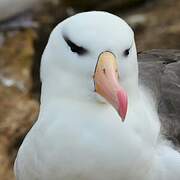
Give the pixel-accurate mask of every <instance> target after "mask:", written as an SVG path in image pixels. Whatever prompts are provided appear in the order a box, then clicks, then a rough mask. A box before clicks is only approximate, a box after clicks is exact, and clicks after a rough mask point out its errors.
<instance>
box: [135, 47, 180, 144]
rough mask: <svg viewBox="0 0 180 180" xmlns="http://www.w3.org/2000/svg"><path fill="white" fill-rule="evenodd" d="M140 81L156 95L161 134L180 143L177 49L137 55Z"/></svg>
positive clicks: (179, 94)
mask: <svg viewBox="0 0 180 180" xmlns="http://www.w3.org/2000/svg"><path fill="white" fill-rule="evenodd" d="M138 59H139V70H140V80H141V82H142V83H143V84H145V86H147V87H149V88H150V89H151V90H152V91H153V93H154V95H155V96H156V98H157V105H158V111H159V116H160V120H161V122H162V126H163V134H165V135H166V137H167V138H168V139H170V140H172V141H173V142H174V143H175V144H176V145H180V50H158V49H157V50H151V51H146V52H143V53H140V54H139V58H138Z"/></svg>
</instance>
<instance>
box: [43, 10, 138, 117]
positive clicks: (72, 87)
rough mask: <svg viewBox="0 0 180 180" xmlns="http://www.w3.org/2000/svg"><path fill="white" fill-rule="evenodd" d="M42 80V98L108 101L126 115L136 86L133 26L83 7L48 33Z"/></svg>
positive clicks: (106, 14)
mask: <svg viewBox="0 0 180 180" xmlns="http://www.w3.org/2000/svg"><path fill="white" fill-rule="evenodd" d="M41 80H42V95H41V101H42V103H47V102H46V100H47V99H48V101H50V99H51V100H53V99H56V100H57V99H58V98H59V101H61V99H62V98H66V99H71V100H74V101H90V100H91V101H92V100H93V101H96V102H97V103H99V105H103V104H102V102H103V103H107V104H111V105H112V106H113V107H114V108H115V109H116V110H117V112H118V113H119V115H120V117H121V119H122V120H124V119H125V116H126V112H127V108H128V101H130V99H131V97H133V96H136V92H137V91H136V90H137V86H138V68H137V56H136V47H135V42H134V33H133V31H132V30H131V28H130V27H129V26H128V25H127V23H126V22H125V21H123V20H122V19H120V18H119V17H117V16H115V15H112V14H109V13H106V12H85V13H80V14H77V15H75V16H72V17H70V18H68V19H66V20H65V21H63V22H61V23H60V24H59V25H58V26H57V27H56V28H55V29H54V30H53V32H52V33H51V35H50V38H49V42H48V44H47V46H46V49H45V51H44V53H43V57H42V62H41ZM97 95H98V96H100V97H101V99H99V98H96V96H97ZM104 100H105V101H104Z"/></svg>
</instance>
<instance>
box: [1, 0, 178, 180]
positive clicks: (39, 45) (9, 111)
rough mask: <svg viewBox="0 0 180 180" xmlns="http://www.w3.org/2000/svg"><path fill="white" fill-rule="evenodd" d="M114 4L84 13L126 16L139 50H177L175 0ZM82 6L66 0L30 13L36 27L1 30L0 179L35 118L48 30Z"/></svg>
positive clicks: (8, 178)
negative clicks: (40, 69)
mask: <svg viewBox="0 0 180 180" xmlns="http://www.w3.org/2000/svg"><path fill="white" fill-rule="evenodd" d="M97 2H101V1H99V0H98V1H97ZM116 3H117V1H115V3H114V5H113V4H108V3H107V4H105V5H103V4H102V3H100V5H97V4H96V3H95V4H93V5H90V6H89V7H88V8H87V9H88V10H90V9H100V10H101V9H102V10H103V9H105V10H110V11H113V12H115V13H116V14H118V15H121V16H122V17H124V18H125V19H126V20H127V21H128V22H129V24H131V26H132V27H133V28H134V30H135V32H136V43H137V47H138V50H139V51H142V50H147V49H152V48H158V49H159V48H173V49H179V48H180V22H179V19H180V11H179V9H180V1H179V0H160V1H153V2H151V3H149V2H147V3H144V1H141V2H140V1H139V2H138V5H137V6H136V7H134V4H133V7H132V6H129V5H126V6H124V4H123V7H121V5H120V4H119V5H118V7H121V8H119V9H118V8H116V9H114V10H113V8H114V7H117V4H116ZM141 3H142V4H141ZM85 5H86V4H85ZM85 5H83V6H82V7H81V8H80V9H77V5H76V4H75V5H74V4H72V3H71V1H70V0H69V1H68V3H67V2H66V1H65V3H64V4H63V6H62V5H55V4H54V5H52V4H50V5H48V6H44V8H42V9H41V10H39V11H38V12H36V13H34V14H33V15H32V17H33V21H34V22H35V23H37V25H38V26H37V27H36V28H29V27H28V28H24V27H23V28H19V29H16V30H13V29H10V30H7V29H6V30H1V32H0V180H13V179H14V177H13V173H12V165H13V162H14V158H15V155H16V152H17V149H18V147H19V145H20V143H21V142H22V139H23V138H24V136H25V134H26V133H27V132H28V130H29V129H30V127H31V126H32V124H33V123H34V121H35V120H36V118H37V114H38V108H39V101H38V98H37V97H38V96H39V87H40V85H39V84H40V83H39V75H38V69H39V62H40V61H39V60H40V56H41V53H42V50H43V48H44V46H45V43H46V41H47V38H48V35H49V32H50V31H51V30H52V27H53V26H54V25H55V24H57V22H59V21H61V20H62V19H64V18H65V17H66V16H68V15H69V14H73V13H74V12H78V11H82V10H83V9H86V8H85V7H84V6H85ZM47 7H48V8H47ZM124 9H125V10H124ZM120 12H121V13H120Z"/></svg>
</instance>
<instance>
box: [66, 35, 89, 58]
mask: <svg viewBox="0 0 180 180" xmlns="http://www.w3.org/2000/svg"><path fill="white" fill-rule="evenodd" d="M64 40H65V41H66V43H67V44H68V46H69V47H70V48H71V51H72V52H74V53H77V54H78V55H84V54H86V53H87V49H85V48H83V47H81V46H78V45H77V44H75V43H74V42H72V41H71V40H70V39H69V38H67V37H66V36H64Z"/></svg>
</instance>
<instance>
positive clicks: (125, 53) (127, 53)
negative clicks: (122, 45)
mask: <svg viewBox="0 0 180 180" xmlns="http://www.w3.org/2000/svg"><path fill="white" fill-rule="evenodd" d="M129 51H130V48H129V49H126V50H125V51H124V56H126V57H127V56H128V55H129Z"/></svg>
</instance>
